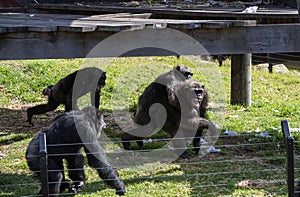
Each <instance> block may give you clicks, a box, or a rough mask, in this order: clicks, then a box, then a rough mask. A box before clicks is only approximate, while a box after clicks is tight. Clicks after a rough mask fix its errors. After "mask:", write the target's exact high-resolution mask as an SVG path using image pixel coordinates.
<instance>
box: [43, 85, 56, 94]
mask: <svg viewBox="0 0 300 197" xmlns="http://www.w3.org/2000/svg"><path fill="white" fill-rule="evenodd" d="M52 87H53V85H51V86H47V87H46V88H45V89H43V92H42V93H43V95H44V96H48V97H49V96H50V95H51V92H52V90H51V88H52Z"/></svg>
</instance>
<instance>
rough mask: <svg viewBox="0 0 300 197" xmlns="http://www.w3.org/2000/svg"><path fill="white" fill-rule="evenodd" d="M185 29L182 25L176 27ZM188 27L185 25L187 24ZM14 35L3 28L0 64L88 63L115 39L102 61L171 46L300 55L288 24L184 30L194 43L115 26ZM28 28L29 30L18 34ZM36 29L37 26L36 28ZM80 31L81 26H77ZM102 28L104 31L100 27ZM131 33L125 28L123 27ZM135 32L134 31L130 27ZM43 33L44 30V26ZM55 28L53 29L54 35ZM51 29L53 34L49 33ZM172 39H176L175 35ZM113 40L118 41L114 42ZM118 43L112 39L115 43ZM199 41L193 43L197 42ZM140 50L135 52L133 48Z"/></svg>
mask: <svg viewBox="0 0 300 197" xmlns="http://www.w3.org/2000/svg"><path fill="white" fill-rule="evenodd" d="M178 25H179V26H180V24H177V27H178ZM182 25H183V26H184V25H185V24H182ZM10 28H11V29H10V31H12V32H6V28H3V27H1V28H0V32H4V33H0V59H1V60H9V59H45V58H84V57H86V56H87V55H88V53H89V52H90V51H91V50H92V49H93V48H94V47H95V46H96V45H98V44H99V43H102V42H103V41H108V40H111V41H112V42H113V45H110V44H109V43H108V44H107V45H105V47H107V48H105V49H103V53H99V54H97V56H98V57H114V56H115V55H118V54H116V52H115V51H119V50H121V48H122V49H124V50H126V48H127V49H131V50H132V49H136V48H140V49H139V50H136V51H135V53H126V52H128V51H124V53H126V54H124V55H122V56H152V55H174V51H173V52H170V53H169V54H168V53H166V52H164V53H162V54H160V51H159V50H155V49H154V50H149V48H148V49H147V50H143V49H141V48H142V47H149V43H151V46H152V47H154V48H155V47H160V48H162V49H163V48H164V46H166V45H168V46H169V48H171V49H174V50H176V49H182V48H184V50H179V51H177V53H179V55H208V54H230V55H231V54H246V53H285V52H300V34H299V32H300V24H298V23H295V24H286V25H258V26H250V27H247V26H246V27H230V28H217V29H216V28H197V27H195V28H194V29H188V30H186V29H181V28H180V27H178V28H177V30H179V31H178V32H179V33H182V34H183V35H184V36H186V37H189V39H190V41H188V42H187V41H185V40H182V39H177V38H176V39H177V40H174V37H172V36H170V33H174V32H176V30H174V29H169V28H163V29H161V28H158V29H156V28H155V27H149V28H144V29H136V30H129V31H122V32H119V33H116V32H115V31H114V28H118V30H121V29H122V28H120V27H118V26H116V27H114V26H113V25H112V26H108V27H105V28H106V29H105V28H104V27H103V29H102V31H100V30H101V29H97V30H96V31H90V32H83V31H79V32H74V31H71V29H70V31H67V30H66V31H60V30H57V31H54V32H47V31H46V32H45V31H37V32H34V31H28V28H27V27H24V26H22V25H18V24H15V25H14V24H11V26H10ZM23 28H24V29H25V30H27V31H24V32H13V31H14V30H15V31H19V30H20V29H22V30H23ZM31 28H32V30H34V28H33V27H31ZM74 28H76V26H75V27H74ZM97 28H99V27H97ZM123 28H124V29H126V26H124V27H123ZM129 28H130V26H129ZM41 29H42V30H43V28H42V27H41ZM54 29H55V28H53V30H54ZM47 30H48V29H47ZM171 35H173V34H171ZM112 36H113V37H112ZM112 38H113V39H115V40H113V39H112ZM193 39H194V40H193ZM198 45H201V46H202V47H203V48H204V49H205V50H202V51H200V52H199V50H194V48H193V47H197V46H198ZM103 46H104V45H103ZM133 46H134V47H136V48H132V47H133Z"/></svg>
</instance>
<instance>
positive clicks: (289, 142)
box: [281, 120, 295, 197]
mask: <svg viewBox="0 0 300 197" xmlns="http://www.w3.org/2000/svg"><path fill="white" fill-rule="evenodd" d="M281 128H282V132H283V136H284V142H285V146H286V151H287V184H288V197H294V196H295V191H294V184H295V181H294V138H293V137H292V136H291V134H290V130H289V125H288V122H287V121H286V120H283V121H281Z"/></svg>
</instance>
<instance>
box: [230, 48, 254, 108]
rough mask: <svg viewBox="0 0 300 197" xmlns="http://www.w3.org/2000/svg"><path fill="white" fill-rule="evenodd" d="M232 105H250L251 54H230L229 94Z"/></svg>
mask: <svg viewBox="0 0 300 197" xmlns="http://www.w3.org/2000/svg"><path fill="white" fill-rule="evenodd" d="M230 104H232V105H244V106H246V107H247V106H250V105H251V54H250V53H248V54H239V55H232V56H231V95H230Z"/></svg>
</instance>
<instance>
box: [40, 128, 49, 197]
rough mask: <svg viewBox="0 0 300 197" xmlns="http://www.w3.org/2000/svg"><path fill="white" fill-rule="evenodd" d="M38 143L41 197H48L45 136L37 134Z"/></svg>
mask: <svg viewBox="0 0 300 197" xmlns="http://www.w3.org/2000/svg"><path fill="white" fill-rule="evenodd" d="M39 141H40V152H39V154H40V169H41V183H42V195H43V197H48V196H49V186H48V162H47V146H46V134H45V133H40V134H39Z"/></svg>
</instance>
